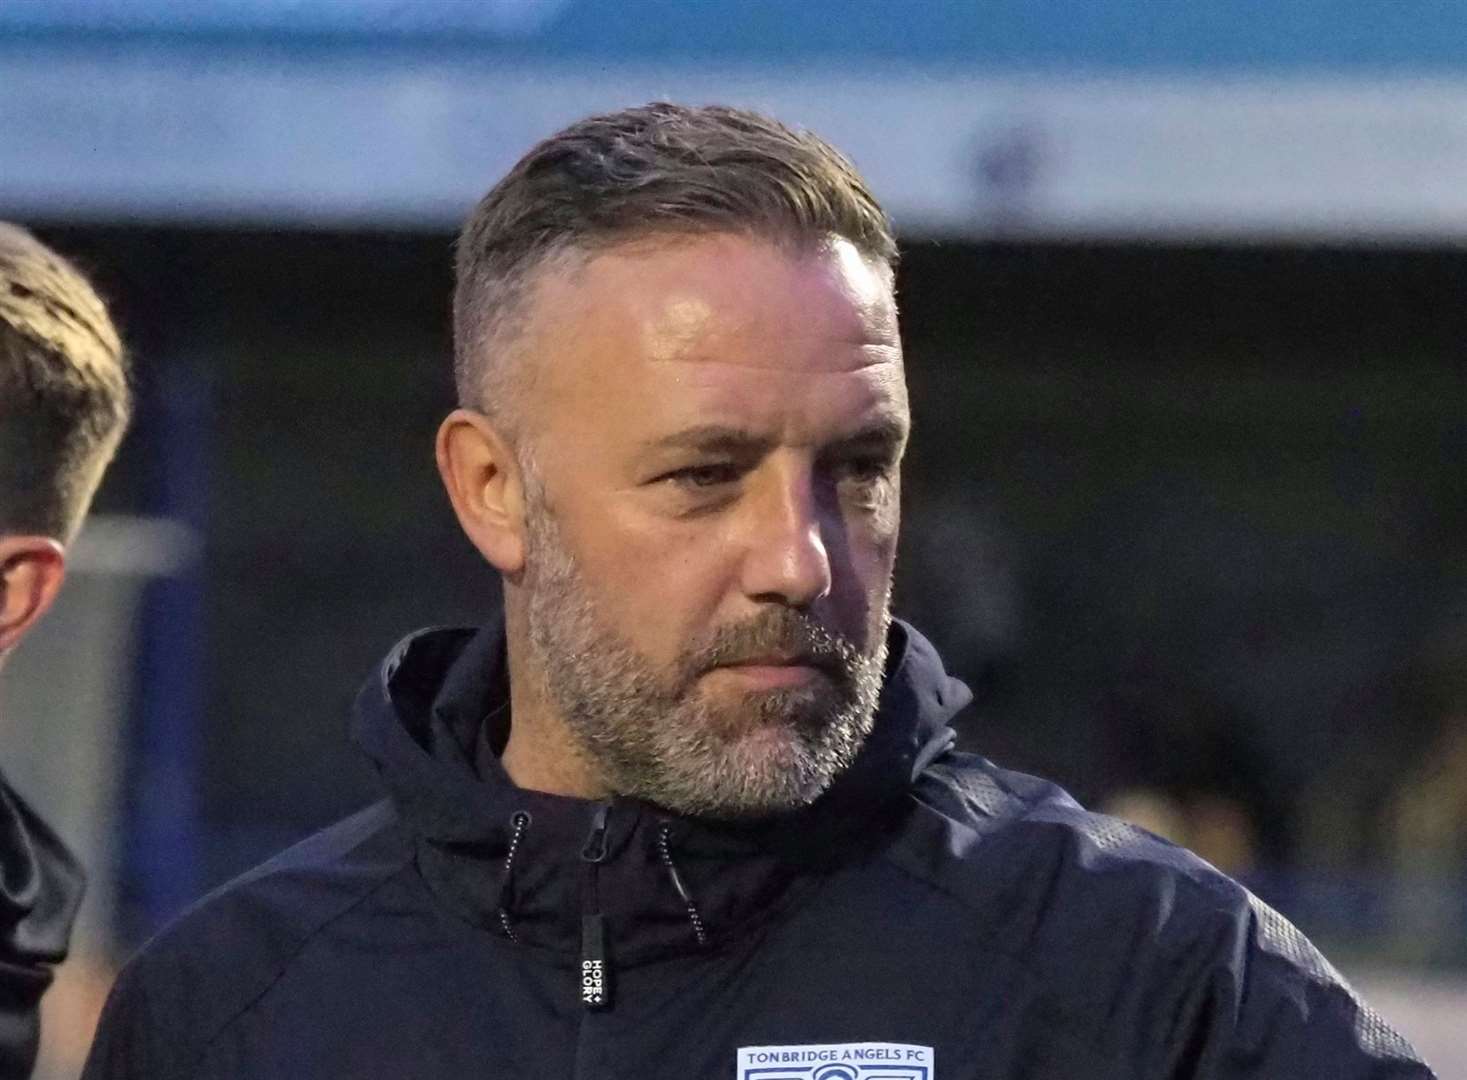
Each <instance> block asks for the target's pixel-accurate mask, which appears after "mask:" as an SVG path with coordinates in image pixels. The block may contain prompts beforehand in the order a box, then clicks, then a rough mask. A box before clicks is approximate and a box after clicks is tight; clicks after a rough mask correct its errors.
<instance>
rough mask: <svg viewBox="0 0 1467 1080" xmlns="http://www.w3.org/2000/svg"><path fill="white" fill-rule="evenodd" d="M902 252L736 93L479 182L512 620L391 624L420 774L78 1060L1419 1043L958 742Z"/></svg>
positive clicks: (1040, 1070)
mask: <svg viewBox="0 0 1467 1080" xmlns="http://www.w3.org/2000/svg"><path fill="white" fill-rule="evenodd" d="M896 255H897V249H896V244H895V241H894V239H893V234H892V230H891V226H890V223H889V221H888V219H887V217H886V215H885V213H884V212H883V211H882V209H881V208H880V206H879V205H878V204H877V202H876V200H875V199H874V198H873V196H872V195H871V193H870V191H869V189H868V188H867V187H866V185H865V183H864V181H863V180H862V179H861V178H860V176H859V175H858V174H857V173H856V171H855V169H854V168H853V166H852V165H851V164H850V163H849V162H848V161H846V160H845V159H844V158H843V157H841V156H840V155H839V154H838V153H837V152H836V151H835V150H834V149H832V148H831V147H830V146H828V145H827V144H826V143H824V142H823V141H821V140H819V139H818V138H816V137H815V136H813V135H810V134H808V133H802V132H796V131H792V130H790V129H788V128H786V127H784V126H783V125H781V124H779V123H777V122H775V121H773V120H771V119H768V118H766V117H763V116H760V115H757V114H754V113H749V112H743V111H737V110H731V109H725V108H719V107H706V108H686V107H681V106H675V105H667V104H657V105H651V106H646V107H642V108H636V109H629V110H625V111H622V112H617V113H613V114H609V115H605V116H599V117H593V118H590V119H587V120H584V121H581V122H579V123H577V124H575V125H572V126H571V127H570V128H568V129H566V130H565V131H562V132H561V133H559V134H557V135H555V136H553V137H551V138H550V139H548V140H546V141H545V142H543V143H541V144H540V145H539V146H537V147H535V148H534V149H533V150H531V151H530V153H529V154H528V155H527V156H526V157H525V158H523V159H522V160H521V161H520V162H519V164H518V165H516V166H515V168H514V169H512V170H511V172H510V173H509V174H508V175H507V176H506V177H505V178H504V179H503V180H502V181H500V183H499V184H498V185H496V186H495V187H494V188H493V189H492V190H491V191H490V192H489V193H488V195H486V196H485V198H484V199H483V201H482V202H481V203H480V204H479V206H478V208H477V209H476V210H475V211H474V213H473V215H472V216H471V218H470V220H469V222H468V223H467V225H466V226H465V228H464V230H463V233H462V235H461V236H460V239H459V248H458V281H457V287H456V294H455V304H454V310H455V342H456V346H455V349H456V372H457V378H458V390H459V396H460V406H461V407H460V408H458V409H457V410H455V411H453V412H452V413H451V414H450V415H449V416H448V417H447V418H446V419H445V421H444V422H443V424H442V426H441V427H440V429H439V433H438V439H437V446H436V450H437V462H438V467H439V471H440V474H441V477H442V480H443V483H444V485H445V487H446V489H447V492H448V496H449V499H450V501H451V503H452V505H453V508H454V510H455V512H456V514H457V516H458V519H459V522H460V523H461V525H462V527H463V530H464V532H465V533H466V534H467V536H468V538H469V539H470V540H471V541H472V543H473V544H474V545H475V547H476V548H477V549H478V550H479V551H480V552H481V553H482V554H483V556H484V558H485V559H486V560H487V561H488V562H489V563H490V564H491V565H493V566H494V567H495V568H496V569H497V570H498V571H499V573H500V574H501V575H502V578H503V581H504V608H503V613H502V617H501V618H496V619H494V620H493V621H491V622H490V623H489V625H487V626H484V627H482V628H478V629H460V630H452V629H450V630H442V629H435V630H427V631H422V632H420V633H418V634H415V635H413V636H411V637H409V638H407V639H406V640H405V641H403V642H402V643H401V644H400V645H398V646H397V648H395V649H394V650H393V651H392V652H391V654H390V655H389V656H388V657H387V659H386V660H385V661H384V663H383V664H382V666H381V669H380V671H379V672H378V674H377V675H376V676H374V677H373V678H372V679H371V680H369V682H368V684H367V686H366V687H365V689H364V690H363V691H362V693H361V695H360V696H359V698H358V703H357V710H356V716H355V720H354V735H355V738H356V740H357V742H358V743H359V745H360V746H361V747H362V749H363V750H364V751H365V752H366V753H367V754H368V755H369V756H370V757H371V758H372V759H373V761H374V762H375V764H376V765H377V767H378V769H379V770H380V773H381V775H382V777H383V780H384V782H385V784H386V787H387V788H388V791H389V795H388V797H387V798H385V799H384V800H383V801H382V802H380V803H378V804H376V805H374V806H371V807H369V808H367V809H366V810H364V811H362V812H360V813H358V814H357V815H355V816H353V817H351V818H349V819H348V820H346V821H345V822H342V823H340V824H338V825H336V826H334V827H332V828H330V829H328V830H326V831H325V832H323V833H320V834H318V835H317V836H315V837H313V838H311V839H309V840H306V841H305V842H303V843H302V844H300V845H298V846H296V847H295V848H292V849H291V850H289V851H288V852H286V853H284V854H283V855H281V856H278V857H277V858H276V859H274V860H272V861H270V862H268V863H266V864H265V865H264V866H262V867H260V868H258V869H256V870H255V871H253V872H251V873H250V874H248V875H246V876H245V877H243V878H241V879H239V880H238V881H236V882H234V883H233V884H231V885H228V886H225V887H224V888H223V889H221V890H219V891H218V892H216V893H214V894H213V895H211V896H210V897H208V898H206V899H205V900H204V901H202V902H201V903H200V904H198V905H196V906H195V907H194V908H193V909H192V910H191V911H190V912H188V913H186V914H185V915H184V916H183V917H182V918H181V919H180V920H179V921H177V922H176V923H175V924H174V925H173V926H171V927H170V928H168V929H166V930H165V931H164V932H163V933H162V934H161V935H160V936H159V937H158V938H156V939H155V940H154V941H153V942H151V943H150V944H149V945H148V946H147V947H145V948H144V950H143V951H142V952H141V953H140V955H139V956H138V957H136V958H135V959H134V960H133V961H131V962H130V963H129V965H128V966H127V967H126V968H125V969H124V971H123V973H122V975H121V976H120V977H119V980H118V984H117V986H116V988H115V989H114V991H113V994H112V997H111V999H110V1001H109V1002H108V1005H107V1009H106V1012H105V1014H104V1016H103V1020H102V1024H101V1027H100V1030H99V1034H98V1039H97V1043H96V1045H95V1046H94V1048H93V1052H92V1055H91V1058H90V1060H89V1062H88V1066H87V1071H86V1074H85V1075H86V1076H87V1077H89V1078H91V1080H104V1078H122V1077H138V1078H141V1077H147V1078H150V1080H165V1078H174V1077H191V1078H195V1080H202V1078H206V1077H218V1078H223V1077H230V1078H248V1077H262V1078H263V1077H272V1078H273V1077H305V1076H310V1077H369V1076H381V1077H394V1078H408V1077H424V1078H426V1077H433V1078H439V1077H469V1076H476V1077H477V1076H491V1077H522V1078H527V1080H528V1078H536V1080H539V1078H543V1077H552V1076H575V1077H588V1078H589V1077H595V1078H606V1077H612V1076H628V1077H629V1076H635V1077H639V1078H645V1080H653V1078H658V1077H666V1078H668V1080H671V1078H674V1077H676V1078H684V1077H719V1076H728V1075H730V1074H732V1075H735V1076H737V1077H740V1078H746V1077H756V1076H758V1077H765V1078H768V1080H773V1078H774V1077H784V1078H792V1077H801V1078H807V1077H808V1078H821V1080H834V1078H836V1077H839V1078H842V1080H855V1078H856V1077H875V1076H883V1077H888V1078H891V1077H902V1078H905V1080H914V1078H918V1077H923V1078H928V1080H935V1077H936V1076H938V1075H939V1074H940V1075H941V1076H942V1077H943V1080H965V1078H966V1080H976V1078H978V1077H987V1078H998V1077H1020V1076H1023V1077H1028V1078H1031V1080H1038V1078H1045V1077H1079V1076H1084V1077H1087V1078H1099V1077H1114V1078H1121V1077H1124V1078H1127V1080H1131V1078H1136V1077H1204V1076H1206V1077H1271V1078H1278V1077H1305V1076H1309V1077H1314V1076H1330V1077H1334V1078H1364V1077H1373V1078H1376V1077H1378V1078H1385V1077H1426V1076H1429V1075H1430V1073H1429V1071H1428V1070H1427V1069H1426V1067H1425V1066H1423V1065H1422V1064H1420V1063H1419V1061H1418V1060H1417V1058H1416V1056H1415V1055H1414V1054H1413V1052H1412V1051H1411V1049H1410V1048H1409V1047H1408V1046H1407V1045H1406V1044H1405V1043H1404V1042H1403V1041H1402V1040H1401V1039H1400V1038H1399V1036H1397V1035H1396V1034H1395V1033H1394V1032H1392V1031H1391V1030H1390V1028H1388V1027H1387V1026H1386V1025H1385V1024H1384V1023H1383V1022H1382V1021H1381V1020H1380V1018H1379V1017H1378V1016H1376V1015H1375V1014H1374V1013H1372V1012H1371V1011H1370V1010H1369V1009H1368V1008H1367V1007H1366V1006H1364V1005H1363V1004H1361V1002H1360V1001H1359V1000H1358V999H1357V998H1356V997H1355V995H1354V994H1353V993H1352V992H1351V991H1350V989H1349V988H1348V987H1347V986H1346V985H1345V984H1344V983H1343V982H1342V981H1341V980H1340V978H1339V976H1338V975H1337V974H1336V973H1335V972H1334V971H1333V969H1332V968H1331V967H1330V966H1329V965H1328V964H1327V963H1326V962H1325V961H1324V960H1323V958H1322V957H1320V956H1319V954H1318V953H1317V952H1316V951H1315V950H1314V949H1313V948H1312V947H1311V946H1310V945H1309V943H1308V942H1307V941H1305V940H1304V939H1303V937H1302V936H1301V935H1300V934H1299V933H1298V931H1296V930H1295V929H1294V928H1293V927H1292V926H1290V925H1289V924H1288V923H1287V922H1285V921H1284V920H1283V919H1282V918H1281V917H1280V916H1279V915H1277V914H1276V913H1275V912H1273V911H1272V910H1271V909H1269V908H1267V907H1266V906H1265V905H1263V904H1261V903H1259V902H1258V901H1257V900H1255V899H1254V898H1253V897H1252V896H1251V895H1250V894H1249V893H1248V892H1247V891H1246V890H1245V889H1243V888H1242V887H1241V886H1239V885H1237V884H1236V883H1234V882H1233V881H1231V880H1230V879H1228V878H1226V877H1224V876H1223V875H1222V874H1220V873H1219V872H1217V871H1216V870H1214V869H1212V868H1211V867H1209V866H1207V865H1206V864H1205V863H1203V862H1202V861H1201V860H1199V859H1197V858H1195V857H1194V856H1191V855H1189V854H1188V853H1187V852H1185V851H1183V850H1181V849H1179V848H1176V847H1174V846H1172V845H1169V844H1167V843H1165V842H1163V841H1161V840H1158V839H1155V838H1153V837H1151V836H1149V835H1148V834H1146V833H1144V832H1142V831H1140V830H1138V829H1135V828H1132V827H1130V826H1127V825H1124V824H1123V823H1121V822H1118V821H1115V820H1113V819H1109V818H1105V817H1101V816H1099V815H1094V814H1089V813H1087V812H1086V811H1084V810H1082V809H1081V808H1080V806H1078V805H1077V804H1076V803H1075V802H1074V801H1073V800H1071V799H1070V798H1069V797H1068V796H1067V795H1066V794H1065V793H1064V792H1062V791H1060V790H1059V789H1057V788H1056V787H1054V786H1052V785H1050V784H1048V783H1046V782H1044V781H1041V780H1037V779H1034V778H1032V777H1027V776H1023V775H1020V774H1017V773H1013V772H1009V771H1006V770H1003V769H1000V768H997V767H995V766H994V765H992V764H990V763H989V762H987V761H985V760H983V759H981V758H978V757H974V756H971V755H967V754H962V753H958V752H956V751H955V750H954V749H953V738H954V737H953V733H952V730H951V728H950V726H949V721H950V720H951V719H952V718H953V717H954V716H955V715H956V714H957V713H958V712H959V711H960V710H961V709H963V707H964V706H965V705H966V704H967V702H968V700H969V693H968V690H967V688H966V687H965V686H964V685H963V684H962V683H961V682H959V681H958V680H956V679H954V678H952V677H950V676H949V675H947V674H946V673H945V672H944V670H943V667H942V664H941V662H940V660H939V659H938V657H937V654H936V652H935V650H934V649H933V648H932V647H931V646H930V645H929V644H928V643H927V641H926V640H925V639H924V638H923V637H922V636H921V634H919V633H918V632H917V631H916V630H915V629H913V628H912V627H911V626H909V625H907V624H905V623H903V622H901V621H899V620H895V619H893V618H892V617H891V616H890V613H889V601H890V581H891V572H892V566H893V560H894V558H895V552H896V542H897V533H898V522H899V494H900V492H899V488H900V465H901V460H902V457H903V453H904V450H905V447H906V443H907V437H908V429H909V424H910V420H909V414H908V405H907V396H906V388H905V379H904V374H903V362H902V347H901V341H900V337H899V334H898V323H897V309H896V302H895V297H894V290H893V279H894V264H895V261H896Z"/></svg>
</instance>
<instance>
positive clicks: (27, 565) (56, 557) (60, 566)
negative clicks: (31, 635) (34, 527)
mask: <svg viewBox="0 0 1467 1080" xmlns="http://www.w3.org/2000/svg"><path fill="white" fill-rule="evenodd" d="M65 576H66V554H65V550H64V549H63V548H62V546H61V545H60V544H59V543H57V542H56V541H55V540H52V539H51V538H50V537H48V536H4V537H0V653H4V652H7V651H8V650H9V649H10V648H11V647H12V646H14V645H15V644H16V643H17V642H19V641H20V639H21V638H22V637H24V636H25V632H26V631H27V630H29V629H30V628H31V627H32V626H33V625H34V624H35V622H36V620H37V619H39V618H40V617H41V616H42V615H44V614H45V613H46V609H47V608H49V607H50V606H51V603H52V601H54V600H55V599H56V594H57V593H58V592H60V591H61V580H62V578H64V577H65Z"/></svg>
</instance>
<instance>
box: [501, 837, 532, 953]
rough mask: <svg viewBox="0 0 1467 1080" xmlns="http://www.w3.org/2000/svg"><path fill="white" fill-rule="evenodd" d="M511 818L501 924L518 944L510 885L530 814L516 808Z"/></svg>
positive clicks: (508, 936) (511, 939) (503, 881)
mask: <svg viewBox="0 0 1467 1080" xmlns="http://www.w3.org/2000/svg"><path fill="white" fill-rule="evenodd" d="M509 820H510V821H511V822H512V823H513V824H514V832H513V833H511V834H510V837H509V851H507V852H505V855H504V876H503V878H502V879H501V880H500V883H499V925H500V926H502V927H504V936H505V937H507V938H509V940H510V941H513V942H514V943H515V944H516V945H518V944H519V941H520V939H519V938H518V937H516V936H515V932H514V927H513V926H511V925H510V922H509V907H508V905H509V885H510V879H511V875H512V874H513V872H514V857H515V853H516V852H517V851H519V849H520V841H521V840H523V839H524V838H525V830H526V829H527V828H529V827H530V815H529V814H527V813H525V811H523V810H516V811H515V813H514V816H513V817H512V818H510V819H509Z"/></svg>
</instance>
